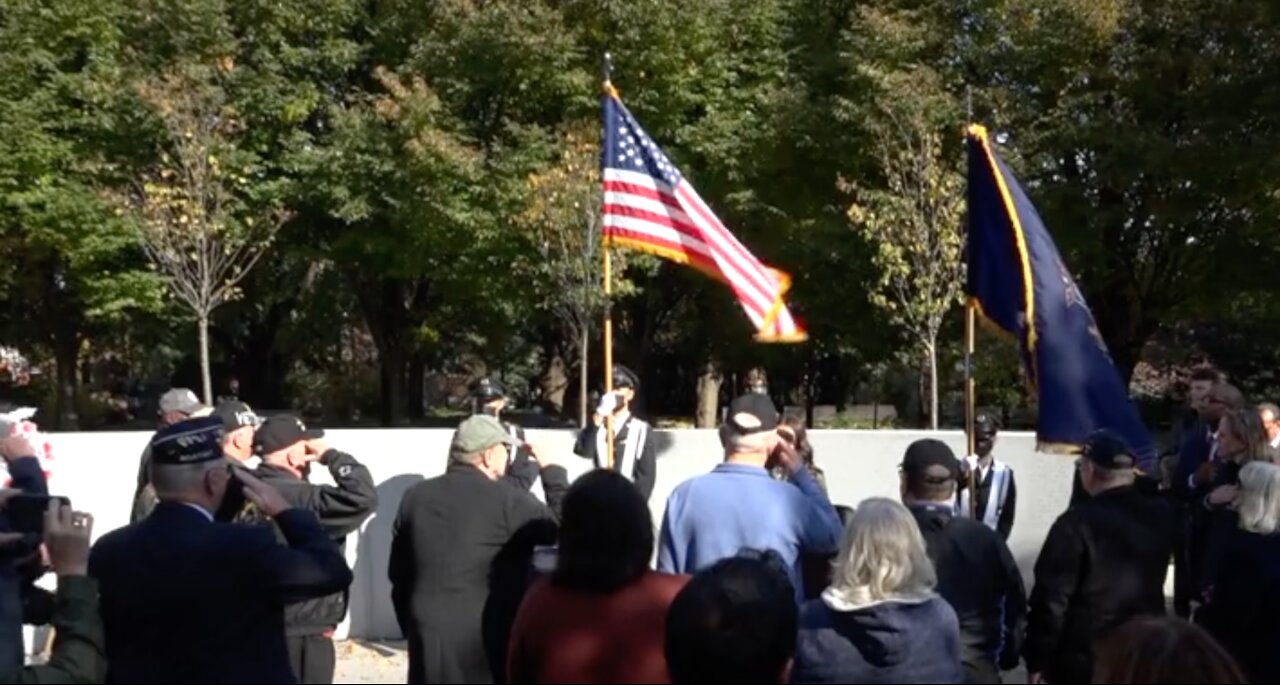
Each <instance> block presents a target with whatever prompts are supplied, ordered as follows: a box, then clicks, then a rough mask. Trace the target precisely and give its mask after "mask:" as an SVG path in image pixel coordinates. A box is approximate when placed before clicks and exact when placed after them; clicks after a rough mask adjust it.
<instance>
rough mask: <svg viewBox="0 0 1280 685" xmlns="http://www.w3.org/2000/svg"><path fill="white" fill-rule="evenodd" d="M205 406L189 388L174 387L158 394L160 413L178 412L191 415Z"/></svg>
mask: <svg viewBox="0 0 1280 685" xmlns="http://www.w3.org/2000/svg"><path fill="white" fill-rule="evenodd" d="M205 408H206V407H205V406H204V404H202V403H201V402H200V398H198V397H196V394H195V393H194V392H191V390H190V389H189V388H174V389H172V390H170V391H169V392H166V393H165V394H163V395H161V396H160V413H161V414H167V413H169V412H178V413H179V414H186V415H187V416H193V415H195V414H196V413H197V412H200V411H202V410H203V409H205Z"/></svg>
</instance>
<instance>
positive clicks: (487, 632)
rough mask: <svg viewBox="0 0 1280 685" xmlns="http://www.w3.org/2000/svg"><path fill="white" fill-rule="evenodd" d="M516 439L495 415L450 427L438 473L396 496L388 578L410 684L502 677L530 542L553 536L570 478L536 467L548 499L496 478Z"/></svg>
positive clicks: (525, 577) (538, 458)
mask: <svg viewBox="0 0 1280 685" xmlns="http://www.w3.org/2000/svg"><path fill="white" fill-rule="evenodd" d="M516 446H518V444H517V443H516V440H515V439H514V438H512V437H511V435H510V434H509V433H507V431H506V429H505V428H503V426H502V424H501V423H499V422H498V420H497V419H495V418H493V417H492V416H483V415H479V416H472V417H471V418H468V419H467V420H466V421H463V422H462V425H460V426H458V430H457V432H456V433H454V436H453V444H452V446H451V447H450V451H449V467H448V470H447V471H446V473H445V475H443V476H440V477H439V478H433V479H431V480H429V481H426V482H424V483H419V484H418V485H415V486H414V487H412V488H410V489H409V491H408V492H406V493H405V495H404V499H403V500H401V502H400V511H399V514H398V515H397V516H396V522H395V527H394V529H393V534H392V535H393V537H392V540H391V560H390V562H389V564H388V576H389V577H390V580H391V602H392V604H393V605H394V606H395V611H396V620H397V621H398V622H399V623H400V629H401V631H403V632H404V636H405V638H406V639H407V640H408V641H409V682H410V683H492V682H502V680H503V677H502V676H503V672H504V670H505V662H506V645H507V638H508V637H509V633H510V629H511V624H512V622H513V621H514V619H515V612H516V609H517V608H518V607H519V604H520V599H521V597H522V596H523V592H524V589H525V585H526V584H527V582H528V580H529V578H530V570H531V557H532V554H533V548H534V547H535V546H537V545H552V544H555V541H556V523H555V521H556V518H557V516H558V513H557V512H558V511H559V503H560V501H561V500H562V499H563V498H564V493H565V491H566V490H568V487H569V479H568V474H566V473H565V470H564V469H563V468H562V467H559V466H553V465H548V464H547V463H546V462H545V461H544V460H543V459H542V457H541V456H540V455H539V454H538V450H537V449H532V450H531V453H532V455H533V458H534V459H535V460H536V461H537V462H538V463H539V464H540V465H541V466H542V473H541V476H542V487H543V490H544V491H545V492H546V495H547V502H548V503H549V504H550V506H549V507H548V506H546V505H544V504H542V503H541V502H539V501H538V500H537V499H536V498H534V496H533V495H531V494H529V493H528V492H527V491H524V490H520V489H518V488H514V487H511V486H510V485H508V484H506V483H502V482H499V481H500V480H501V478H502V476H503V474H504V473H505V472H506V468H507V456H508V455H507V453H508V449H509V448H511V447H516Z"/></svg>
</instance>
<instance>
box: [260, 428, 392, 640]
mask: <svg viewBox="0 0 1280 685" xmlns="http://www.w3.org/2000/svg"><path fill="white" fill-rule="evenodd" d="M320 463H321V464H322V465H324V466H327V467H328V468H329V475H330V476H331V477H332V478H333V482H334V483H336V484H337V485H317V484H315V483H310V482H308V481H306V480H303V479H301V478H298V477H297V476H295V475H294V474H292V473H290V472H288V471H285V470H284V469H280V468H277V467H275V466H271V465H270V464H263V465H261V466H259V467H258V468H257V469H256V470H255V471H254V475H256V476H257V477H258V478H260V479H261V480H262V481H263V482H266V483H270V484H271V485H273V486H275V488H276V489H277V490H279V491H280V494H281V495H282V496H283V497H284V499H285V501H286V502H288V503H289V504H290V505H291V506H293V507H295V508H297V509H302V510H305V511H310V512H314V513H315V515H316V516H317V517H318V518H319V519H320V527H321V528H323V529H324V531H325V533H327V534H328V535H329V537H330V538H332V539H333V541H334V542H336V543H337V544H338V549H339V550H340V551H342V552H343V553H344V554H345V553H346V537H347V535H350V534H352V533H355V532H357V531H359V530H360V526H361V525H362V524H363V523H364V522H365V521H366V520H367V519H368V518H369V517H370V516H372V515H373V512H374V510H375V509H377V508H378V491H377V488H376V486H375V485H374V483H373V475H372V474H370V473H369V469H368V468H367V467H365V466H364V465H363V464H361V463H360V462H358V461H356V458H355V457H353V456H351V455H350V454H347V453H345V452H339V451H338V450H335V449H330V450H328V451H327V452H325V454H324V457H323V458H322V459H321V461H320ZM255 520H256V521H262V519H261V517H260V516H259V515H258V512H257V511H256V510H254V509H253V508H252V505H250V507H249V508H248V509H247V510H246V512H245V514H244V515H243V516H242V517H241V518H240V519H239V520H238V522H244V523H252V522H254V521H255ZM275 532H276V537H277V539H279V540H280V541H281V542H284V533H283V532H282V531H280V529H279V527H278V526H276V531H275ZM347 595H348V593H347V590H343V591H342V592H339V593H335V594H333V595H330V596H328V597H320V598H317V599H308V600H306V601H303V602H298V603H295V604H290V605H288V606H286V607H285V615H284V620H285V632H286V633H287V634H289V635H318V634H321V633H323V632H325V631H327V630H330V629H332V628H333V627H335V626H337V625H338V624H339V623H342V620H343V619H344V618H346V615H347V599H348V597H347Z"/></svg>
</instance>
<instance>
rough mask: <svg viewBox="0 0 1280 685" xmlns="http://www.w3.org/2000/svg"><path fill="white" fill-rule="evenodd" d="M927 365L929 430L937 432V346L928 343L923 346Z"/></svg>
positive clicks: (934, 343)
mask: <svg viewBox="0 0 1280 685" xmlns="http://www.w3.org/2000/svg"><path fill="white" fill-rule="evenodd" d="M924 351H925V356H926V357H927V360H926V363H927V364H928V365H929V428H930V429H931V430H938V345H937V343H936V342H930V343H928V344H926V345H925V346H924Z"/></svg>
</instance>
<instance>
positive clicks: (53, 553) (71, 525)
mask: <svg viewBox="0 0 1280 685" xmlns="http://www.w3.org/2000/svg"><path fill="white" fill-rule="evenodd" d="M64 501H66V498H65V497H58V498H53V499H50V500H49V508H48V509H47V510H46V511H45V513H44V546H45V549H46V550H47V551H48V553H49V565H50V566H52V567H53V570H54V572H55V573H57V574H58V575H59V576H84V575H88V574H89V540H90V539H91V538H92V536H93V516H92V515H90V514H86V513H84V512H81V511H72V509H71V505H70V504H69V503H68V504H66V505H64V504H63V502H64Z"/></svg>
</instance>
